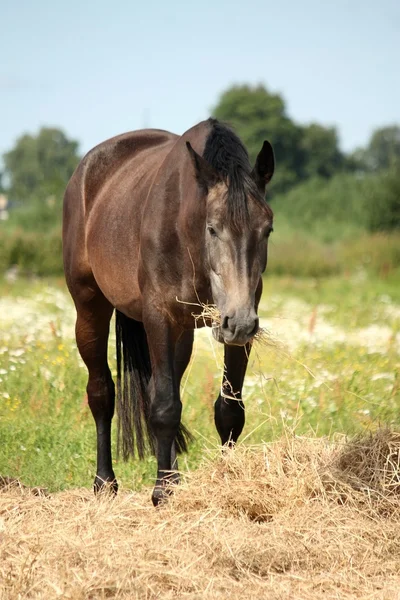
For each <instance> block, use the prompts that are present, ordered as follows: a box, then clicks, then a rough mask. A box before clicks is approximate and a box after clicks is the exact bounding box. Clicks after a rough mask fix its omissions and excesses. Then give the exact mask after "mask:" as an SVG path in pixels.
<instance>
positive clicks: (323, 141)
mask: <svg viewBox="0 0 400 600" xmlns="http://www.w3.org/2000/svg"><path fill="white" fill-rule="evenodd" d="M213 112H214V115H215V116H216V117H217V118H219V119H222V120H224V121H227V122H228V123H231V124H232V125H233V127H234V128H235V129H236V131H237V133H238V135H239V136H240V137H241V139H242V140H243V142H244V144H245V145H246V147H247V149H248V151H249V155H250V158H251V160H252V161H254V160H255V158H256V156H257V153H258V152H259V150H260V148H261V146H262V143H263V141H264V140H265V139H268V140H270V141H271V143H272V145H273V147H274V152H275V157H276V162H277V170H276V175H275V176H274V179H273V189H274V190H275V191H285V190H287V189H289V188H291V187H293V186H294V185H295V184H296V183H298V182H299V181H301V180H303V179H307V178H308V177H314V176H320V177H326V178H328V177H331V176H332V175H334V173H336V172H337V171H338V170H339V169H341V168H342V166H343V160H344V157H343V154H342V153H341V152H340V150H339V146H338V136H337V133H336V130H335V129H334V128H325V127H322V126H321V125H317V124H315V123H312V124H311V125H308V126H306V127H302V126H300V125H297V124H296V123H295V122H294V121H292V120H291V119H290V118H289V117H288V115H287V114H286V108H285V102H284V100H283V98H282V97H281V96H280V95H279V94H272V93H270V92H269V91H268V90H267V89H266V88H265V87H264V86H263V85H258V86H256V87H251V86H248V85H240V86H233V87H231V88H229V89H228V90H226V91H225V92H224V93H223V94H222V95H221V97H220V99H219V102H218V104H217V106H216V107H215V109H214V111H213Z"/></svg>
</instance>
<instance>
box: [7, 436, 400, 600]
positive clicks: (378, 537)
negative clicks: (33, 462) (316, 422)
mask: <svg viewBox="0 0 400 600" xmlns="http://www.w3.org/2000/svg"><path fill="white" fill-rule="evenodd" d="M399 461H400V434H397V433H394V432H391V431H389V430H379V431H378V432H376V433H375V434H371V435H368V436H364V437H359V438H357V439H356V440H353V441H351V442H346V441H345V440H344V438H338V439H336V440H335V441H333V442H332V441H328V440H327V439H321V438H319V439H318V438H311V439H309V438H299V437H296V436H295V435H293V434H289V433H288V434H287V435H286V436H285V437H284V438H283V439H281V440H280V441H278V442H274V443H270V444H265V445H262V446H257V447H245V446H244V445H243V446H240V445H239V446H238V447H237V448H236V449H235V450H227V451H225V452H223V453H222V455H221V454H220V453H218V454H215V452H214V456H209V457H208V458H207V459H206V460H205V462H204V465H203V466H202V467H201V468H200V469H198V470H197V471H195V472H193V473H190V474H187V475H186V477H185V481H184V483H183V484H182V485H181V486H180V487H179V488H178V489H177V490H176V494H175V496H173V497H172V498H171V499H170V501H169V502H168V503H167V504H166V505H165V506H163V507H162V508H160V509H158V510H155V509H153V507H152V506H151V503H150V498H149V495H150V492H149V490H147V491H146V492H143V493H129V492H127V491H122V493H120V495H119V496H118V498H116V499H115V500H113V499H110V498H109V497H107V496H103V497H101V498H99V499H97V500H96V499H94V498H93V497H92V493H91V492H90V491H89V490H75V491H69V492H61V493H57V494H54V495H50V496H48V497H46V496H44V495H40V494H39V495H36V496H35V495H33V494H32V493H31V492H30V491H29V490H27V489H25V488H23V487H21V486H15V485H14V486H13V485H12V482H7V483H6V485H5V487H4V488H3V491H1V490H0V590H1V593H0V596H1V597H2V598H7V599H10V600H15V599H17V598H18V599H21V598H24V599H25V598H27V599H30V598H37V599H39V598H40V599H44V598H46V599H49V598H71V599H74V600H80V599H89V598H90V599H95V598H96V599H97V598H121V599H128V598H129V599H133V598H146V599H149V600H150V599H152V598H154V599H155V598H165V599H170V598H171V599H172V598H192V599H194V598H196V599H203V598H216V599H219V598H221V599H222V598H224V599H225V598H232V599H236V598H237V599H239V598H240V600H243V599H247V598H251V599H253V598H257V599H259V598H268V599H283V598H285V599H286V598H291V599H293V598H295V599H300V600H301V599H307V600H309V599H318V598H321V597H323V598H327V599H330V598H332V599H333V598H340V599H347V598H363V599H366V598H382V599H385V600H389V599H395V598H399V597H400V596H399V593H400V592H399V590H400V471H399Z"/></svg>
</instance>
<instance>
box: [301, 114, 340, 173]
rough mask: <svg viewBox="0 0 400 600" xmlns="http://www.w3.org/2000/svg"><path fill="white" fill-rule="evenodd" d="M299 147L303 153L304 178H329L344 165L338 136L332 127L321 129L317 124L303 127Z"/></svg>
mask: <svg viewBox="0 0 400 600" xmlns="http://www.w3.org/2000/svg"><path fill="white" fill-rule="evenodd" d="M301 147H302V149H303V151H304V154H305V157H304V177H305V178H308V177H315V176H319V177H324V178H329V177H332V176H333V175H335V173H337V172H338V171H339V170H340V169H341V168H342V167H343V165H344V156H343V154H342V152H341V151H340V150H339V144H338V136H337V132H336V129H335V128H334V127H329V128H326V127H323V126H322V125H318V124H317V123H311V124H310V125H308V126H306V127H303V131H302V140H301Z"/></svg>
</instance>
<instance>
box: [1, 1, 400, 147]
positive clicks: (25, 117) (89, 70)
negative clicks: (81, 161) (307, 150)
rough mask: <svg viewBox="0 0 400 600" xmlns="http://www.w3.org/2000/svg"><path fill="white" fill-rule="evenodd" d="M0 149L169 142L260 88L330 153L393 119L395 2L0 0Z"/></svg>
mask: <svg viewBox="0 0 400 600" xmlns="http://www.w3.org/2000/svg"><path fill="white" fill-rule="evenodd" d="M0 23H1V36H0V56H1V60H0V153H1V154H2V153H3V152H4V151H6V150H8V149H9V148H11V147H12V145H13V144H14V142H15V140H16V138H17V137H18V136H20V135H21V134H22V133H24V132H26V131H28V132H35V131H37V130H38V128H39V127H40V126H42V125H54V126H60V127H62V128H63V129H64V130H65V131H66V133H67V134H68V135H69V136H70V137H73V138H75V139H78V140H79V142H80V144H81V147H80V148H81V151H82V152H85V151H87V150H89V149H90V148H91V147H92V146H94V145H95V144H96V143H98V142H100V141H102V140H104V139H106V138H107V137H110V136H112V135H115V134H117V133H122V132H124V131H128V130H131V129H138V128H141V127H143V126H151V127H159V128H162V129H169V130H171V131H174V132H176V133H183V132H184V131H185V130H186V129H188V128H189V127H191V126H192V125H194V124H195V123H197V122H198V121H200V120H202V119H203V118H206V117H207V116H209V114H210V112H211V109H212V107H213V106H214V105H215V103H216V101H217V99H218V96H219V94H220V93H221V92H222V91H223V90H224V89H226V88H227V87H228V86H229V85H231V84H233V83H250V84H256V83H259V82H261V83H264V84H265V85H266V86H267V87H268V88H269V89H270V90H271V91H273V92H279V93H281V94H282V95H283V96H284V98H285V100H286V103H287V110H288V113H289V115H290V116H291V117H292V118H293V119H295V120H296V121H297V122H300V123H307V122H310V121H317V122H319V123H322V124H325V125H335V126H336V127H337V128H338V131H339V135H340V141H341V146H342V148H343V149H345V150H351V149H353V148H355V147H357V146H360V145H364V144H366V142H367V140H368V138H369V135H370V133H371V131H372V130H373V129H374V128H376V127H379V126H382V125H385V124H390V123H395V122H397V123H399V122H400V77H399V73H400V69H399V63H400V2H399V1H398V0H380V2H376V1H371V0H335V2H325V1H324V0H303V1H302V2H299V1H298V0H275V2H270V1H269V0H263V1H262V0H248V1H241V2H238V1H236V0H230V1H228V0H200V1H197V2H194V1H193V0H192V1H181V0H170V1H168V0H167V1H165V0H164V1H160V0H154V1H152V0H148V1H147V2H138V1H137V0H131V1H127V0H122V1H118V0H115V1H114V2H110V1H107V2H104V1H103V0H97V1H93V0H80V1H77V0H69V1H68V2H60V1H58V0H52V1H51V2H49V1H47V0H46V1H44V0H36V1H33V0H29V1H28V0H2V1H1V2H0Z"/></svg>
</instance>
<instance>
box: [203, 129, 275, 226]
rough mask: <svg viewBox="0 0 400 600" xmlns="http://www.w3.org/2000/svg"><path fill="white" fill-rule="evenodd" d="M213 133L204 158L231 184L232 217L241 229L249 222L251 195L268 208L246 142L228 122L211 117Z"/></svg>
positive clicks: (229, 209) (207, 143) (229, 204)
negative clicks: (255, 179) (241, 139)
mask: <svg viewBox="0 0 400 600" xmlns="http://www.w3.org/2000/svg"><path fill="white" fill-rule="evenodd" d="M208 122H209V124H210V127H211V129H210V132H209V134H208V136H207V139H206V144H205V148H204V152H203V158H204V159H205V160H207V161H208V162H209V163H210V164H211V165H212V166H213V167H214V169H215V170H216V171H217V172H218V173H219V174H220V175H221V176H222V177H223V179H224V181H225V182H226V183H227V184H228V197H227V203H228V216H229V219H230V220H231V222H232V224H233V225H234V226H235V227H237V228H241V227H243V226H245V225H247V224H248V220H249V211H248V197H249V196H251V198H252V199H253V200H254V201H255V202H257V204H261V205H263V206H265V207H267V204H266V202H265V199H264V198H263V197H262V195H261V193H260V191H259V189H258V187H257V185H256V183H255V181H254V179H253V177H252V176H251V171H252V167H251V165H250V161H249V155H248V153H247V150H246V148H245V147H244V145H243V143H242V142H241V141H240V139H239V138H238V136H237V135H236V134H235V133H234V132H233V131H232V129H231V128H230V127H228V125H226V124H225V123H221V122H219V121H217V120H216V119H209V120H208Z"/></svg>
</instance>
